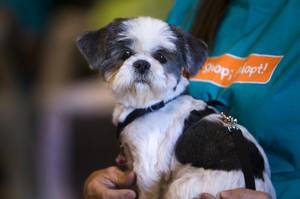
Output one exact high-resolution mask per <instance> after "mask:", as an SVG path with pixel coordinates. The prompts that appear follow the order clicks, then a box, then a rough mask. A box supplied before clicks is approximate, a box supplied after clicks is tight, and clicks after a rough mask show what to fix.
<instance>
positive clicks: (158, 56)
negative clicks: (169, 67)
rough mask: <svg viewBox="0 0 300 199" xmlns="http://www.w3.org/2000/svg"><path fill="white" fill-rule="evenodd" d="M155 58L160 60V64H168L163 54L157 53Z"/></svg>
mask: <svg viewBox="0 0 300 199" xmlns="http://www.w3.org/2000/svg"><path fill="white" fill-rule="evenodd" d="M153 57H154V58H155V59H156V60H158V61H159V62H160V63H162V64H165V63H167V59H166V57H165V56H163V55H162V54H161V53H155V54H154V55H153Z"/></svg>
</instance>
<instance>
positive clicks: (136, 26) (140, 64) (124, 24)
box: [77, 17, 207, 107]
mask: <svg viewBox="0 0 300 199" xmlns="http://www.w3.org/2000/svg"><path fill="white" fill-rule="evenodd" d="M77 45H78V47H79V49H80V51H81V53H82V54H83V55H84V57H85V58H86V59H87V61H88V63H89V65H90V66H91V68H93V69H99V70H100V71H101V72H102V74H103V75H104V79H105V80H106V81H107V82H108V83H109V85H110V87H111V89H112V90H113V92H114V93H115V94H116V96H117V98H118V99H119V100H120V101H121V102H122V103H124V104H125V105H129V106H134V107H143V106H144V105H145V104H148V103H151V102H155V101H160V100H163V99H164V97H165V95H166V94H168V93H170V92H172V91H173V92H174V90H176V87H177V84H178V82H179V80H180V77H181V74H182V71H183V70H185V71H186V72H187V73H189V74H190V75H194V74H195V73H196V72H197V71H198V69H199V68H200V66H201V65H202V64H203V62H204V61H205V59H206V56H207V47H206V45H205V44H204V43H203V42H202V41H200V40H198V39H196V38H194V37H192V36H190V35H188V34H186V33H183V32H182V31H180V30H179V29H177V28H176V27H174V26H171V25H168V24H167V23H165V22H163V21H161V20H157V19H153V18H150V17H138V18H132V19H117V20H115V21H114V22H112V23H110V24H108V25H107V26H106V27H104V28H102V29H99V30H97V31H92V32H87V33H85V34H84V35H82V36H81V37H80V38H79V39H78V40H77Z"/></svg>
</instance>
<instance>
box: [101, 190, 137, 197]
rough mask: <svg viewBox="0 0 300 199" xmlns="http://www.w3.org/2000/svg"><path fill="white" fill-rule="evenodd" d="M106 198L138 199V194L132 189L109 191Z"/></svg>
mask: <svg viewBox="0 0 300 199" xmlns="http://www.w3.org/2000/svg"><path fill="white" fill-rule="evenodd" d="M106 194H107V195H106V197H105V198H111V199H134V198H136V193H135V192H134V191H132V190H130V189H119V190H114V189H108V190H107V192H106Z"/></svg>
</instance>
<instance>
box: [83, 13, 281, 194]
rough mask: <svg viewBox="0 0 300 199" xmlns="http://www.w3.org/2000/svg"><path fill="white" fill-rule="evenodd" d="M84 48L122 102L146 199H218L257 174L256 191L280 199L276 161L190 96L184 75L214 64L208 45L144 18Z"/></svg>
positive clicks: (118, 117)
mask: <svg viewBox="0 0 300 199" xmlns="http://www.w3.org/2000/svg"><path fill="white" fill-rule="evenodd" d="M77 45H78V47H79V49H80V51H81V53H82V54H83V55H84V57H85V58H86V59H87V61H88V63H89V65H90V66H91V68H93V69H99V70H100V71H101V72H102V74H103V75H104V79H105V81H106V82H108V84H109V87H110V88H111V90H112V91H113V93H114V94H115V96H116V98H117V100H118V103H117V105H116V107H115V110H114V113H113V122H114V123H115V124H116V125H118V126H119V129H120V141H121V143H122V146H123V147H124V151H125V156H126V160H127V163H128V166H129V167H130V168H131V169H133V170H134V171H135V173H136V175H137V186H138V190H139V198H141V199H145V198H146V199H160V198H166V199H191V198H193V197H196V196H199V195H200V194H201V193H203V192H208V193H210V194H212V195H215V196H217V195H218V193H219V192H220V191H223V190H227V189H232V188H239V187H245V186H246V178H245V176H246V175H247V174H245V170H246V172H247V170H249V167H250V174H251V175H253V184H254V187H255V188H256V190H259V191H264V192H267V193H269V194H270V195H271V196H272V197H273V198H274V199H275V197H276V196H275V192H274V188H273V186H272V183H271V180H270V169H269V164H268V160H267V158H266V155H265V153H264V151H263V149H262V148H261V147H260V146H259V144H258V143H257V142H256V140H255V139H254V138H253V137H252V136H251V134H250V133H249V132H248V131H247V130H246V129H245V128H244V127H243V126H241V125H238V124H236V123H235V120H232V118H230V117H226V116H224V115H223V114H219V113H217V112H216V111H215V110H214V109H213V108H210V107H209V106H208V105H207V103H205V102H204V101H201V100H197V99H194V98H193V97H191V96H189V95H186V94H184V91H185V89H186V87H187V85H188V80H187V78H186V77H184V76H183V75H182V74H183V71H185V72H187V73H189V74H190V75H194V74H195V73H196V72H197V71H198V69H199V67H200V66H201V65H202V64H203V63H204V61H205V59H206V56H207V51H206V50H207V47H206V45H205V44H204V43H203V42H202V41H200V40H197V39H196V38H194V37H192V36H191V35H189V34H187V33H184V32H182V31H181V30H179V29H178V28H176V27H174V26H172V25H168V24H167V23H165V22H163V21H161V20H157V19H153V18H150V17H137V18H131V19H117V20H115V21H114V22H112V23H110V24H108V25H107V26H106V27H104V28H102V29H99V30H97V31H92V32H87V33H85V34H83V35H82V36H81V37H79V39H78V41H77ZM231 130H234V131H239V132H241V133H240V136H239V137H236V138H235V137H234V136H233V135H231V134H230V132H231ZM233 134H235V133H233ZM237 145H240V146H242V148H243V149H239V148H238V146H237ZM240 151H245V154H246V155H244V156H247V157H246V159H247V161H246V162H245V161H243V160H241V159H243V157H241V156H243V154H242V155H241V154H240ZM245 167H246V169H245ZM250 177H251V176H250ZM250 181H251V180H250Z"/></svg>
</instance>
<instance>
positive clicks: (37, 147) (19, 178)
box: [0, 0, 173, 199]
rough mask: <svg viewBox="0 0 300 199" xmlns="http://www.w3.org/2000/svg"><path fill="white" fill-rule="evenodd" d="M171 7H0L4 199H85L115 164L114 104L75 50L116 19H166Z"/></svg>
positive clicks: (99, 3)
mask: <svg viewBox="0 0 300 199" xmlns="http://www.w3.org/2000/svg"><path fill="white" fill-rule="evenodd" d="M172 3H173V0H1V1H0V198H3V199H80V198H82V186H83V182H84V180H85V178H86V177H87V176H88V175H89V174H90V173H91V172H92V171H94V170H96V169H100V168H103V167H107V166H109V165H113V164H115V163H114V159H115V157H116V155H117V153H118V143H117V140H116V138H115V127H114V126H112V124H111V112H112V108H113V103H114V100H113V98H112V96H111V94H110V92H109V91H108V90H107V89H106V86H105V84H104V83H103V82H102V80H101V77H100V76H99V74H97V73H95V72H92V71H91V70H90V69H89V67H88V65H87V64H86V63H85V61H84V60H83V58H82V57H81V55H80V54H79V52H78V50H77V49H76V46H75V40H76V37H77V36H78V35H80V33H82V32H84V31H87V30H92V29H96V28H99V27H101V26H104V25H105V24H107V23H109V22H110V21H111V20H113V19H114V18H116V17H133V16H139V15H147V16H152V17H156V18H161V19H165V18H166V16H167V14H168V11H169V9H170V7H171V6H172Z"/></svg>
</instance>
